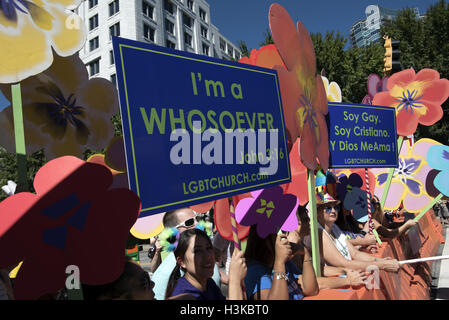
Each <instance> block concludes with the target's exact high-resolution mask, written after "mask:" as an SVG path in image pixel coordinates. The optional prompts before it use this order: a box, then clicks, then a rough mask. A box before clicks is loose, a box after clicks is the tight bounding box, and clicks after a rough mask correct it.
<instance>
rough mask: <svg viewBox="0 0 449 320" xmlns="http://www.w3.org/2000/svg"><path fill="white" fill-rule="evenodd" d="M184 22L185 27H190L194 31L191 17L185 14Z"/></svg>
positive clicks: (183, 16) (183, 15)
mask: <svg viewBox="0 0 449 320" xmlns="http://www.w3.org/2000/svg"><path fill="white" fill-rule="evenodd" d="M182 22H183V23H184V25H185V26H186V27H189V28H190V29H192V27H193V19H192V18H191V17H189V16H188V15H186V14H185V13H183V14H182Z"/></svg>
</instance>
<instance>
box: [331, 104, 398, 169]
mask: <svg viewBox="0 0 449 320" xmlns="http://www.w3.org/2000/svg"><path fill="white" fill-rule="evenodd" d="M328 128H329V151H330V161H329V162H330V168H397V167H398V150H397V136H396V111H395V108H393V107H383V106H373V105H361V104H349V103H336V102H329V114H328Z"/></svg>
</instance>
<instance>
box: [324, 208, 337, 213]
mask: <svg viewBox="0 0 449 320" xmlns="http://www.w3.org/2000/svg"><path fill="white" fill-rule="evenodd" d="M332 209H334V210H335V211H337V212H338V211H340V207H339V206H333V207H325V208H324V212H326V213H331V212H332Z"/></svg>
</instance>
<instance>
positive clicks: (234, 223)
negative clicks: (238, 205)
mask: <svg viewBox="0 0 449 320" xmlns="http://www.w3.org/2000/svg"><path fill="white" fill-rule="evenodd" d="M233 211H234V210H229V213H230V215H231V225H232V228H231V229H232V237H233V238H234V247H235V248H237V249H238V250H239V251H240V250H241V247H240V241H239V235H238V233H237V221H236V220H235V212H233Z"/></svg>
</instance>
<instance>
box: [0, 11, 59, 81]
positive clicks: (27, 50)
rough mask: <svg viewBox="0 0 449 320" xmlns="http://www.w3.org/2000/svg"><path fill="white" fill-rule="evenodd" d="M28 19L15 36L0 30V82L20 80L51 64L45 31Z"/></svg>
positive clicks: (50, 53) (50, 54)
mask: <svg viewBox="0 0 449 320" xmlns="http://www.w3.org/2000/svg"><path fill="white" fill-rule="evenodd" d="M29 20H30V19H24V21H23V25H22V27H21V29H20V30H18V32H19V34H18V35H17V36H11V35H10V34H8V33H4V32H0V43H1V44H2V49H1V50H0V61H3V63H0V83H13V82H20V81H21V80H23V79H25V78H27V77H29V76H32V75H35V74H37V73H40V72H42V71H44V70H45V69H47V68H48V67H49V66H50V65H51V62H52V60H53V56H52V52H51V49H50V47H49V46H48V43H47V42H48V40H47V38H46V36H45V33H43V32H42V31H40V30H38V29H36V27H35V26H34V25H33V23H32V22H30V21H29ZM6 61H7V63H5V62H6Z"/></svg>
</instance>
